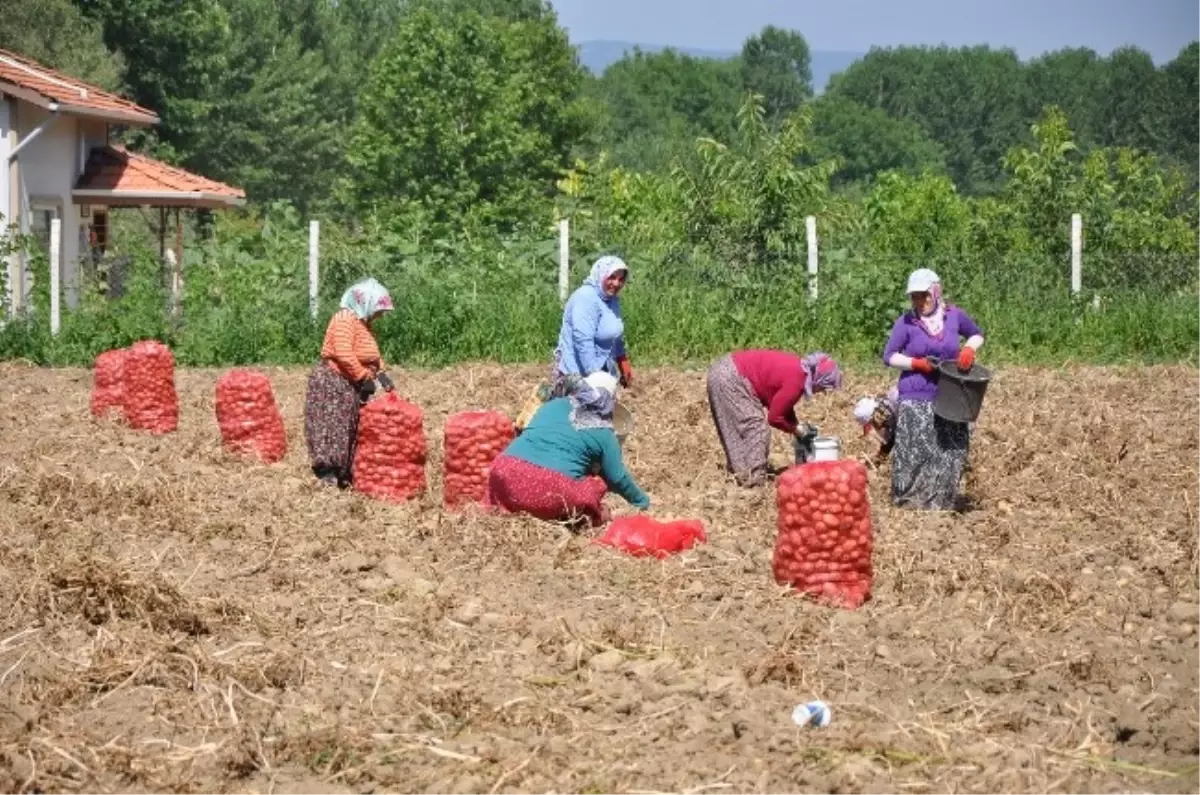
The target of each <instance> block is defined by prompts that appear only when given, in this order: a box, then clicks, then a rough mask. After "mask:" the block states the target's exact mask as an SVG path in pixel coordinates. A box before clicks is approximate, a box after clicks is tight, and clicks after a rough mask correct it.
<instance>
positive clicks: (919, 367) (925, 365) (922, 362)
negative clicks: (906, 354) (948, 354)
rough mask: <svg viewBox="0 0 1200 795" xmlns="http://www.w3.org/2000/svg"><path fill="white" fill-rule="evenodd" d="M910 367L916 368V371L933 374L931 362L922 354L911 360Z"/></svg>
mask: <svg viewBox="0 0 1200 795" xmlns="http://www.w3.org/2000/svg"><path fill="white" fill-rule="evenodd" d="M912 369H914V370H916V371H917V372H918V373H924V374H925V375H932V374H933V362H931V361H929V360H928V359H926V358H925V357H924V356H918V357H917V358H915V359H913V360H912Z"/></svg>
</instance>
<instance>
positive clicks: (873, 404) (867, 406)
mask: <svg viewBox="0 0 1200 795" xmlns="http://www.w3.org/2000/svg"><path fill="white" fill-rule="evenodd" d="M878 406H879V402H878V401H877V400H875V398H873V397H865V398H862V399H860V400H859V401H858V402H857V403H855V404H854V419H856V420H858V424H859V425H866V424H867V423H868V422H870V421H871V415H873V414H874V413H875V409H876V408H877V407H878Z"/></svg>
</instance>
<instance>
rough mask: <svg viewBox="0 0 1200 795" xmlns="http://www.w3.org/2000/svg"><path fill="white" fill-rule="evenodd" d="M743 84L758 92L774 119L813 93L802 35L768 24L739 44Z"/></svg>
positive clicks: (810, 69)
mask: <svg viewBox="0 0 1200 795" xmlns="http://www.w3.org/2000/svg"><path fill="white" fill-rule="evenodd" d="M741 72H742V87H743V88H744V89H745V90H746V91H750V92H753V93H757V94H761V95H762V96H763V98H764V102H765V105H766V111H767V118H768V119H770V120H771V122H772V123H777V122H779V121H780V120H782V119H783V118H784V117H785V116H787V115H788V114H789V113H791V112H792V111H794V110H795V109H796V108H798V107H800V105H801V104H803V103H804V102H805V101H806V100H808V99H810V98H811V97H812V93H813V91H812V56H811V54H810V53H809V50H808V42H807V41H805V40H804V36H802V35H800V34H799V33H798V32H796V31H794V30H783V29H782V28H777V27H775V26H774V25H768V26H766V27H765V28H763V29H762V32H761V33H759V34H758V35H756V36H751V37H750V38H748V39H746V41H745V43H744V44H742V57H741Z"/></svg>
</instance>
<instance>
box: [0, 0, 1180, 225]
mask: <svg viewBox="0 0 1200 795" xmlns="http://www.w3.org/2000/svg"><path fill="white" fill-rule="evenodd" d="M0 47H4V48H7V49H12V50H15V51H18V52H20V53H23V54H25V55H27V56H29V57H32V58H34V59H37V60H39V61H42V62H44V63H46V64H48V65H50V66H52V67H55V68H58V69H61V70H63V71H65V72H67V73H70V74H72V75H75V76H77V77H79V78H81V79H84V80H88V81H90V82H94V83H97V84H99V85H101V86H103V87H105V88H109V89H112V90H116V91H120V92H122V93H124V94H126V95H127V96H129V97H130V98H132V99H133V100H135V101H136V102H138V103H140V104H143V105H146V106H148V107H150V108H153V109H154V110H155V111H157V112H158V113H159V114H160V116H161V117H162V124H161V125H160V126H159V127H158V128H156V129H154V130H148V131H136V132H130V133H128V134H127V137H128V138H129V142H130V143H131V144H132V145H133V146H135V147H137V148H141V149H143V150H146V151H149V152H151V153H152V154H154V155H156V156H158V157H160V158H163V159H165V160H168V161H170V162H174V163H178V164H181V165H183V166H185V167H189V168H193V169H195V170H197V171H199V172H201V173H204V174H206V175H208V176H212V177H214V178H217V179H222V180H226V181H228V182H231V183H234V184H237V185H239V186H242V187H244V188H246V190H247V193H248V195H249V197H250V199H251V201H252V202H254V203H258V204H267V203H270V202H275V201H281V200H282V201H287V202H290V203H291V204H293V205H294V206H296V207H298V208H300V209H301V210H302V211H304V212H324V213H333V214H339V215H342V216H343V217H346V218H355V217H360V216H362V215H363V214H364V213H373V212H374V213H377V212H388V213H393V214H397V215H400V216H403V217H405V218H408V219H413V220H414V222H421V223H423V222H428V223H431V224H435V225H441V224H446V223H450V222H452V221H457V220H461V219H462V218H463V217H470V218H471V219H472V220H473V221H477V222H479V223H483V224H487V225H501V226H503V225H506V224H513V223H517V222H519V221H520V219H522V218H523V217H525V216H527V215H528V214H529V212H530V208H538V207H540V208H547V207H549V203H550V200H552V199H553V198H554V197H555V195H556V193H557V191H556V188H555V181H556V180H557V179H559V178H560V177H561V176H562V174H563V173H564V172H565V171H566V170H567V169H568V168H569V167H570V166H571V165H572V164H573V163H576V162H578V161H580V160H582V161H585V162H595V161H596V160H598V159H601V158H603V159H605V160H606V162H609V163H611V164H613V165H615V166H620V167H623V168H625V169H628V170H632V171H639V172H646V173H658V174H665V173H667V172H669V171H671V169H673V168H678V167H681V165H682V166H683V167H695V166H696V163H697V162H698V161H697V158H699V157H700V154H699V153H698V150H697V147H696V141H697V139H713V140H717V141H725V140H729V139H730V138H731V137H732V136H735V135H736V134H737V130H738V129H739V119H738V114H739V109H740V108H742V107H743V106H744V105H745V102H746V98H747V96H748V95H751V94H753V95H758V96H760V97H761V98H762V107H763V113H764V114H765V119H766V121H767V124H768V125H769V126H770V127H771V128H773V129H775V130H778V129H780V128H781V127H782V125H783V123H784V121H785V120H786V119H787V118H788V117H789V116H790V115H792V114H794V113H795V112H796V111H797V110H798V109H801V108H806V109H807V110H806V112H807V113H808V114H810V119H811V123H810V125H809V127H808V140H807V145H806V146H805V147H803V151H800V152H797V155H796V156H797V158H798V159H799V160H800V161H802V163H805V164H809V165H814V164H818V163H823V162H836V164H837V168H836V171H835V172H834V173H833V174H832V176H831V180H832V183H833V185H834V187H836V188H838V189H839V190H842V191H845V192H847V193H848V194H851V195H854V194H856V193H857V194H859V195H861V194H863V193H865V192H866V191H867V190H868V189H869V188H870V186H871V185H872V184H873V183H874V181H876V180H877V178H878V175H880V174H883V173H885V172H889V171H896V170H899V171H903V172H908V173H911V174H918V173H927V172H932V173H936V174H941V175H945V176H947V177H948V178H949V179H950V180H952V181H953V183H954V184H955V185H956V186H957V188H958V190H959V191H961V192H963V193H964V194H966V195H978V196H986V195H993V194H996V193H997V192H998V191H999V190H1000V188H1001V186H1002V182H1003V181H1004V179H1005V173H1004V160H1005V157H1006V155H1007V153H1008V152H1009V151H1010V150H1011V149H1012V148H1013V147H1015V146H1018V145H1028V144H1030V143H1031V142H1032V138H1031V133H1030V125H1031V124H1032V123H1034V122H1035V121H1036V120H1037V119H1038V118H1040V117H1041V116H1042V114H1043V112H1044V111H1045V109H1046V107H1047V106H1051V105H1053V106H1057V107H1058V108H1060V109H1061V110H1062V112H1063V113H1064V114H1065V118H1066V121H1067V123H1068V124H1069V126H1070V128H1071V130H1072V132H1073V135H1074V141H1075V143H1076V144H1077V145H1078V146H1079V147H1080V149H1081V151H1083V152H1085V153H1086V152H1087V151H1090V150H1093V149H1100V148H1132V149H1136V150H1139V151H1141V152H1146V153H1152V154H1154V155H1156V156H1157V157H1158V159H1159V161H1160V162H1161V163H1162V164H1163V166H1164V167H1168V168H1169V167H1179V168H1181V169H1183V170H1184V171H1185V172H1186V173H1188V174H1190V175H1191V181H1192V182H1193V183H1194V182H1195V179H1194V176H1195V174H1196V172H1197V167H1198V165H1200V162H1198V161H1200V157H1198V152H1197V149H1198V142H1200V133H1198V131H1197V118H1198V117H1200V106H1198V99H1197V97H1198V96H1200V89H1198V85H1197V74H1198V71H1200V62H1198V54H1200V48H1198V45H1197V44H1196V43H1192V44H1190V45H1189V46H1188V47H1186V48H1184V49H1183V50H1182V51H1181V52H1180V53H1179V54H1178V55H1177V56H1176V57H1175V58H1174V59H1173V60H1171V61H1170V62H1169V63H1167V64H1165V65H1163V66H1161V67H1157V66H1155V64H1154V63H1153V61H1152V60H1151V58H1150V56H1149V55H1148V54H1147V53H1146V52H1144V51H1142V50H1139V49H1136V48H1132V47H1128V48H1123V49H1120V50H1117V51H1115V52H1113V53H1111V54H1109V55H1107V56H1101V55H1099V54H1097V53H1095V52H1093V51H1091V50H1088V49H1064V50H1060V51H1057V52H1053V53H1049V54H1046V55H1044V56H1042V57H1040V58H1036V59H1034V60H1032V61H1028V62H1022V61H1021V60H1020V59H1018V58H1017V56H1016V54H1015V53H1014V52H1013V51H1012V50H1010V49H996V48H990V47H963V48H950V47H896V48H876V49H872V50H871V51H870V52H869V53H868V54H867V55H866V56H865V57H864V58H862V59H861V60H859V61H857V62H855V63H854V64H852V65H851V66H850V67H849V68H848V69H847V70H846V71H845V72H843V73H841V74H839V75H836V76H835V77H834V79H833V80H832V81H831V83H830V85H829V87H828V89H827V90H826V91H825V92H824V94H823V95H822V96H820V97H818V98H815V99H814V97H813V87H812V79H811V73H810V54H809V48H808V44H807V42H806V41H805V39H804V37H803V35H802V33H801V32H797V31H789V30H782V29H779V28H775V27H767V28H765V29H763V30H762V31H761V32H760V33H759V34H757V35H754V36H752V37H750V38H749V39H747V40H746V41H745V43H744V45H743V47H742V49H741V52H740V54H739V55H738V56H737V57H735V58H732V59H730V60H726V61H717V60H709V59H701V58H694V57H689V56H687V55H683V54H680V53H678V52H675V51H672V50H665V51H662V52H659V53H654V54H648V53H643V52H634V53H631V54H630V55H628V56H627V57H625V58H624V59H622V60H621V61H619V62H617V63H615V64H614V65H612V66H611V67H609V68H608V69H607V70H606V71H605V73H604V74H603V75H591V74H590V73H587V72H586V71H585V70H584V69H583V68H582V67H581V66H580V65H579V62H578V58H577V57H576V53H575V51H574V49H573V47H572V46H571V44H570V42H569V40H568V38H567V35H566V32H565V31H564V30H563V29H562V28H561V27H559V25H558V22H557V19H556V17H555V14H554V12H553V9H552V8H551V7H550V6H549V4H548V3H546V2H543V0H511V1H506V0H22V2H20V3H17V4H16V5H15V8H8V9H6V11H5V14H4V15H3V17H0Z"/></svg>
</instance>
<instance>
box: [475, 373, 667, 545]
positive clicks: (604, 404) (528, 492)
mask: <svg viewBox="0 0 1200 795" xmlns="http://www.w3.org/2000/svg"><path fill="white" fill-rule="evenodd" d="M616 389H617V379H616V378H615V377H613V376H612V375H609V374H608V373H604V372H599V373H592V374H591V375H590V376H588V377H587V378H586V379H585V380H584V381H583V383H582V384H581V385H580V387H579V388H578V389H576V391H575V393H574V394H572V395H570V396H569V397H565V398H554V399H552V400H550V401H549V402H547V403H545V404H543V405H542V407H541V408H539V409H538V410H537V412H536V413H535V414H534V415H533V419H531V420H530V421H529V424H528V425H527V426H526V427H525V429H524V431H522V433H521V435H520V436H518V437H517V438H516V439H513V441H512V442H510V443H509V445H508V447H506V448H505V450H504V452H503V453H501V454H500V455H499V456H498V457H497V458H496V460H495V461H494V462H493V463H492V466H491V469H490V471H489V473H488V496H487V502H488V504H489V505H491V506H493V507H496V508H500V509H501V510H504V511H506V512H509V513H525V514H529V515H531V516H535V517H537V518H539V519H543V520H546V521H550V522H557V521H569V520H573V519H574V518H576V517H584V518H585V519H586V520H587V521H588V523H589V524H590V525H591V526H592V527H599V526H600V525H602V524H604V523H605V522H607V521H608V519H609V512H608V509H607V508H605V507H604V506H603V504H602V502H601V501H602V500H603V498H604V495H605V494H607V493H608V490H609V489H612V490H613V491H614V492H616V493H617V494H619V495H621V496H622V497H624V498H625V500H626V501H627V502H629V503H630V504H631V505H633V506H635V507H637V508H640V509H642V510H646V509H647V508H649V507H650V498H649V497H648V496H646V493H645V492H644V491H642V490H641V488H639V487H638V485H637V483H635V482H634V480H633V477H632V476H631V475H630V474H629V471H628V470H627V469H626V468H625V464H624V462H623V461H622V460H621V445H620V442H619V441H618V439H617V434H616V431H615V429H614V428H613V411H614V409H615V407H616ZM593 472H598V473H599V476H598V477H596V476H593V475H592V473H593Z"/></svg>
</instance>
